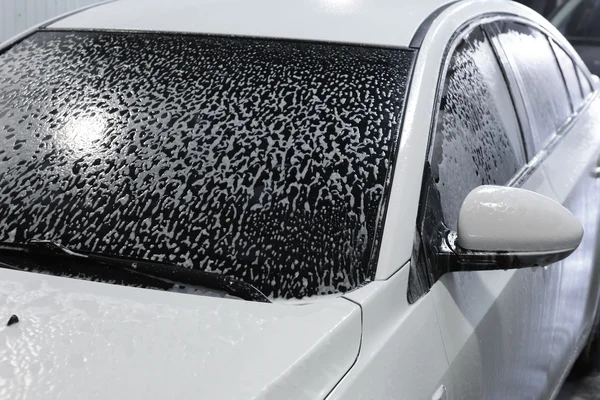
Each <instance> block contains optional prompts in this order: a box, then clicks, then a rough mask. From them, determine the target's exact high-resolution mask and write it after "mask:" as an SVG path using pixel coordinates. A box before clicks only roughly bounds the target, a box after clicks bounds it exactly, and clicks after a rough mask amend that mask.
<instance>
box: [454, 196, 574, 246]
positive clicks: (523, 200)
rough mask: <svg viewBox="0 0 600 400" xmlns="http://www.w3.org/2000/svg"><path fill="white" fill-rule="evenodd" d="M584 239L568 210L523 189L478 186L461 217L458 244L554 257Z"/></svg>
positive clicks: (465, 204) (465, 205)
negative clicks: (538, 253) (548, 254)
mask: <svg viewBox="0 0 600 400" xmlns="http://www.w3.org/2000/svg"><path fill="white" fill-rule="evenodd" d="M582 237H583V227H582V226H581V223H580V222H579V221H578V220H577V218H575V216H574V215H573V214H571V212H570V211H569V210H567V209H566V208H564V207H563V206H562V205H561V204H560V203H558V202H556V201H554V200H552V199H550V198H548V197H546V196H543V195H541V194H538V193H535V192H532V191H529V190H524V189H521V188H514V187H506V186H494V185H485V186H479V187H477V188H475V189H473V190H472V191H471V193H469V194H468V195H467V197H466V198H465V200H464V202H463V204H462V207H461V209H460V213H459V215H458V244H459V245H460V246H461V247H462V248H464V249H469V250H475V251H511V252H548V253H555V252H562V251H569V250H573V249H575V248H576V247H577V246H579V243H580V242H581V238H582Z"/></svg>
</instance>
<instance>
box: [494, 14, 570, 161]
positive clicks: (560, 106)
mask: <svg viewBox="0 0 600 400" xmlns="http://www.w3.org/2000/svg"><path fill="white" fill-rule="evenodd" d="M496 26H497V28H498V30H499V34H498V39H499V42H500V43H501V45H502V47H503V49H504V53H505V54H506V56H507V58H508V60H509V62H510V65H511V66H512V68H513V69H514V71H515V74H516V77H517V81H518V83H519V86H520V88H521V92H522V93H523V96H524V100H525V106H526V108H527V111H528V116H529V122H530V124H531V128H532V131H533V133H534V137H535V139H536V140H535V145H536V151H537V150H539V149H540V148H542V147H543V146H544V145H545V144H546V143H547V140H548V139H549V138H550V136H552V134H553V133H554V132H556V131H557V130H558V128H559V127H560V126H561V125H562V124H563V123H564V122H565V121H566V120H567V118H568V117H569V115H570V114H571V103H570V100H569V97H568V94H567V90H566V87H565V83H564V80H563V77H562V74H561V71H560V69H559V66H558V63H557V61H556V58H555V56H554V54H553V52H552V48H551V47H550V42H549V41H548V38H547V37H546V36H545V35H544V34H542V33H541V32H539V31H537V30H535V29H533V28H531V27H529V26H526V25H523V24H519V23H516V22H511V21H502V22H499V23H496Z"/></svg>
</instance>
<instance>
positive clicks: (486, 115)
mask: <svg viewBox="0 0 600 400" xmlns="http://www.w3.org/2000/svg"><path fill="white" fill-rule="evenodd" d="M500 28H501V27H499V26H498V24H493V25H492V26H488V25H486V26H485V27H484V28H481V27H476V28H468V29H467V30H465V31H463V32H461V33H460V34H459V35H457V39H456V41H455V43H454V44H453V45H452V47H451V48H450V49H449V53H448V54H449V56H448V58H447V67H446V71H445V74H444V76H442V79H441V82H442V84H441V87H440V93H439V104H438V105H437V110H438V115H437V119H436V124H435V128H434V132H433V134H432V139H431V147H430V149H429V155H428V163H427V165H426V168H425V175H424V183H423V184H424V186H423V188H424V189H423V192H422V196H421V210H420V213H419V220H418V234H419V235H420V240H417V241H416V243H417V246H416V247H415V252H414V256H413V265H414V266H415V267H414V272H413V274H412V275H411V282H412V283H411V284H410V285H409V299H410V300H411V301H416V299H418V297H419V296H420V295H422V293H423V292H424V289H423V288H425V287H427V284H426V281H427V278H428V276H431V275H432V274H430V271H431V270H432V269H433V268H435V265H430V263H429V262H428V256H427V255H428V254H431V252H432V251H435V249H432V248H431V247H435V246H436V245H439V243H435V242H434V241H432V240H429V238H433V237H435V235H433V234H432V232H435V231H436V230H439V229H441V228H440V227H443V228H444V229H446V228H449V229H452V230H456V220H457V216H458V211H459V209H460V205H461V204H462V201H463V199H464V198H465V197H466V195H467V194H468V193H469V192H470V191H471V190H472V189H474V188H475V187H477V186H479V185H484V184H499V185H512V186H517V187H521V188H525V189H529V190H533V191H536V192H538V193H541V194H543V195H546V196H548V197H550V198H553V199H555V200H559V198H558V197H557V196H556V194H555V190H554V187H553V185H552V183H553V182H551V180H550V179H549V178H548V175H547V174H548V172H547V169H548V168H546V167H545V164H544V163H545V161H546V159H548V158H549V157H550V156H549V155H550V154H551V153H552V152H551V150H553V148H551V147H550V146H556V145H555V144H553V143H555V142H556V139H555V138H556V137H557V135H556V133H557V132H562V131H564V130H565V129H566V128H563V126H566V125H565V124H570V123H572V121H573V115H574V114H573V107H572V105H571V99H570V97H569V95H568V93H567V89H566V87H565V84H564V80H563V76H562V74H561V70H560V69H559V67H558V64H557V61H556V58H555V56H554V53H553V50H552V48H551V45H550V42H548V40H547V38H546V37H545V36H543V35H542V36H541V39H540V38H539V37H536V40H542V42H539V43H537V46H540V45H541V44H544V43H545V46H546V47H543V46H542V47H541V49H540V50H536V52H532V49H531V47H529V48H525V49H524V50H525V51H529V52H530V53H532V54H535V56H536V57H538V58H539V59H537V60H536V64H535V65H534V68H535V69H534V70H533V71H534V72H535V73H537V74H538V76H536V77H535V79H536V80H537V81H539V82H541V83H542V84H543V87H541V88H537V90H538V91H537V92H533V90H534V89H530V90H531V92H530V93H529V94H528V95H531V96H532V98H529V97H527V96H525V95H524V93H525V90H523V89H524V88H523V83H524V82H523V76H521V75H518V73H519V71H518V70H517V71H513V66H512V65H511V63H510V57H509V56H508V55H507V54H505V53H506V51H505V50H504V47H505V46H503V45H502V44H501V42H503V41H504V38H502V37H501V35H500V33H501V31H500V30H499V29H500ZM544 40H545V42H544ZM550 89H552V90H550ZM538 92H539V93H538ZM534 95H536V96H537V97H535V101H534ZM536 106H539V107H538V108H539V109H540V110H542V109H543V110H546V111H545V112H544V114H543V115H537V114H536V112H540V111H539V110H537V109H535V107H536ZM538 125H539V126H538ZM588 144H589V145H590V147H592V146H597V144H596V143H591V142H588ZM577 171H579V170H577ZM574 173H579V172H574ZM570 179H571V180H577V177H575V176H571V177H570ZM578 196H579V194H576V193H573V195H572V197H573V198H577V199H579V197H578ZM561 200H563V199H561ZM564 200H566V199H564ZM574 201H577V200H574ZM579 201H581V200H579ZM575 208H576V207H575ZM573 209H574V208H573V207H572V210H573ZM586 235H587V232H586ZM589 236H590V235H587V236H586V239H585V240H590V239H589ZM591 236H592V237H593V232H592V234H591ZM584 247H585V246H584ZM582 251H583V250H578V252H582ZM583 257H587V256H583ZM590 265H591V261H590ZM563 269H564V268H561V267H558V268H557V266H552V267H542V268H528V269H522V270H509V271H482V272H463V273H453V274H446V275H444V276H443V277H442V278H441V279H440V281H438V282H437V283H435V284H434V285H433V287H432V292H433V295H434V298H435V300H436V309H437V312H438V318H439V321H440V327H441V331H442V336H443V339H444V345H445V349H446V355H447V358H448V362H449V364H450V367H449V371H448V376H447V377H446V379H445V382H446V385H447V389H448V393H449V398H499V399H506V398H517V399H522V398H528V399H529V398H545V397H547V396H548V395H549V393H550V392H551V390H552V387H553V382H554V381H556V380H557V378H556V376H557V375H556V374H557V373H558V372H557V371H558V368H556V367H554V366H555V364H556V361H557V360H556V359H557V357H556V356H555V354H556V353H564V354H566V352H568V349H567V347H568V345H571V346H570V349H571V350H572V349H573V348H574V346H573V345H572V342H573V341H572V340H570V341H569V340H567V341H565V340H563V341H560V340H557V339H556V338H557V337H558V336H559V335H563V336H564V337H566V336H568V335H564V334H563V333H559V329H558V327H559V326H562V325H561V323H562V320H560V319H559V318H558V317H557V316H558V315H559V314H560V310H561V309H562V308H561V307H562V305H561V304H562V303H561V301H564V300H565V299H561V298H560V296H561V294H562V290H563V287H562V286H561V284H562V281H561V277H562V272H563ZM587 271H592V269H591V266H590V267H588V270H587ZM588 278H591V276H589V275H588ZM592 281H593V280H591V279H588V280H587V281H586V283H585V284H584V283H581V285H587V286H586V288H587V289H589V287H591V285H592V283H591V282H592ZM423 282H425V284H424V283H423ZM580 282H583V280H581V281H580ZM588 292H589V290H588ZM588 297H589V296H588ZM581 301H583V300H581ZM581 301H580V302H581ZM576 304H579V303H577V302H576ZM582 304H583V303H582ZM588 311H589V310H588ZM580 328H581V327H577V328H576V329H578V330H580ZM569 329H570V328H569ZM574 335H575V330H574V329H572V334H571V336H574ZM563 369H564V367H563Z"/></svg>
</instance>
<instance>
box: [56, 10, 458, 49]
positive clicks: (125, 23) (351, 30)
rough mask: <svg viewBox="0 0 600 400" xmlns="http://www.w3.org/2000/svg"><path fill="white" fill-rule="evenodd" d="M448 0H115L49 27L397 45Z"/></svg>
mask: <svg viewBox="0 0 600 400" xmlns="http://www.w3.org/2000/svg"><path fill="white" fill-rule="evenodd" d="M448 1H450V0H421V1H419V2H414V1H412V0H375V1H367V0H288V1H279V0H254V1H247V0H220V1H215V0H176V1H168V2H167V1H163V0H119V1H117V2H114V3H110V4H107V5H103V6H101V7H94V8H93V9H90V10H87V11H84V12H82V13H79V14H76V15H73V16H71V17H69V18H66V19H63V20H61V21H58V22H56V23H54V24H53V25H52V26H51V27H52V28H68V29H81V28H85V29H118V30H142V31H145V30H156V31H170V32H193V33H208V34H224V35H242V36H260V37H276V38H287V39H305V40H319V41H331V42H349V43H363V44H377V45H386V46H403V47H406V46H408V45H409V44H410V41H411V40H412V37H413V36H414V34H415V32H416V31H417V29H418V27H419V26H420V24H421V22H422V21H423V20H424V19H425V18H427V16H429V14H431V13H432V12H434V11H435V10H436V9H437V8H438V7H440V6H441V5H443V4H444V3H447V2H448Z"/></svg>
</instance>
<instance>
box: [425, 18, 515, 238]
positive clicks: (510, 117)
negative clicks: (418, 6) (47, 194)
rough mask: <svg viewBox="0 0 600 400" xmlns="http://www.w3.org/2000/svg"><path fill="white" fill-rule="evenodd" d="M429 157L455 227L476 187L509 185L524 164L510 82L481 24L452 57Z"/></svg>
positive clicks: (447, 216)
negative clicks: (463, 207)
mask: <svg viewBox="0 0 600 400" xmlns="http://www.w3.org/2000/svg"><path fill="white" fill-rule="evenodd" d="M430 157H431V168H432V177H433V179H434V182H435V183H436V186H437V189H438V191H439V194H440V200H441V206H442V213H443V216H444V220H445V221H446V223H447V225H448V227H449V228H451V229H453V230H456V221H457V217H458V212H459V209H460V206H461V204H462V201H463V200H464V198H465V197H466V195H467V194H468V193H469V192H470V191H471V190H472V189H474V188H476V187H477V186H479V185H485V184H499V185H504V184H506V183H508V181H509V180H510V179H511V177H512V176H514V175H515V173H516V172H517V171H518V170H519V169H520V168H521V166H523V165H524V164H525V155H524V151H523V144H522V140H521V131H520V128H519V123H518V120H517V116H516V113H515V109H514V106H513V102H512V99H511V97H510V94H509V90H508V87H507V85H506V81H505V80H504V76H503V74H502V70H501V68H500V66H499V64H498V61H497V59H496V56H495V54H494V51H493V49H492V47H491V45H490V43H489V41H488V39H487V38H486V36H484V34H483V32H482V31H481V29H479V28H477V29H476V30H474V31H472V32H471V33H470V34H469V36H468V37H467V38H466V39H465V40H463V41H462V42H461V43H460V44H459V45H458V47H457V48H456V50H455V52H454V54H453V55H452V58H451V61H450V65H449V68H448V71H447V74H446V79H445V83H444V91H443V94H442V98H441V102H440V106H439V114H438V118H437V128H436V133H435V141H434V147H433V149H432V150H431V154H430Z"/></svg>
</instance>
